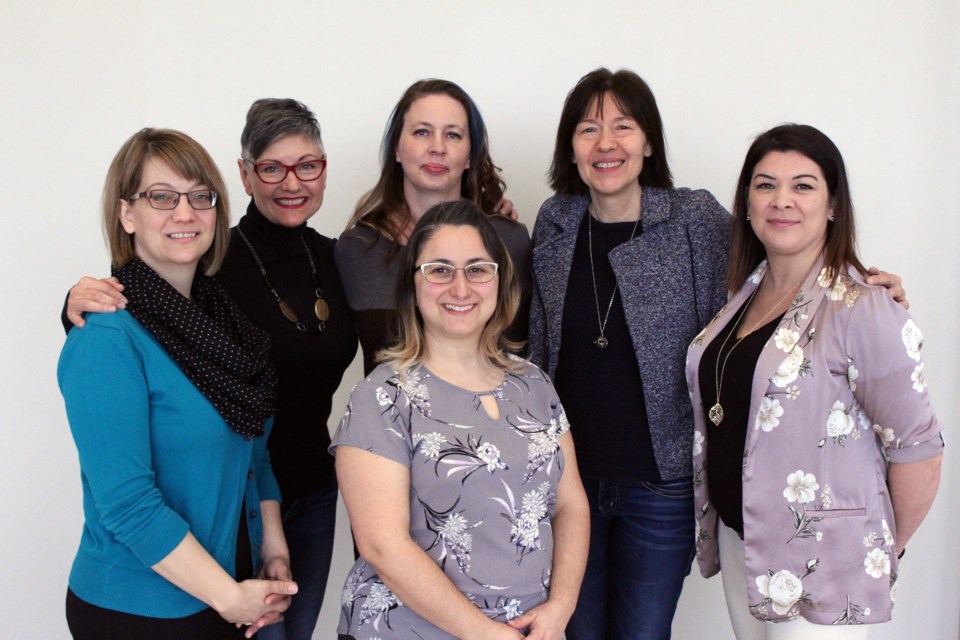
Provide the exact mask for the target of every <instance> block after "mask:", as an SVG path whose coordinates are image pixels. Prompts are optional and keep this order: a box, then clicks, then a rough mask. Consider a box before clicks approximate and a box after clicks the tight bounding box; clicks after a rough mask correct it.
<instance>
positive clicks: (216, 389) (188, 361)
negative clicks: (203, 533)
mask: <svg viewBox="0 0 960 640" xmlns="http://www.w3.org/2000/svg"><path fill="white" fill-rule="evenodd" d="M113 275H114V276H116V277H117V279H119V280H120V282H122V283H123V286H124V290H123V295H125V296H126V298H127V301H128V303H127V310H128V311H129V312H130V313H131V314H133V317H134V318H136V319H137V321H138V322H140V324H142V325H143V326H144V327H145V328H146V329H147V331H149V332H150V333H152V334H153V336H154V337H155V338H156V339H157V341H158V342H159V343H160V344H161V345H162V346H163V348H164V349H166V351H167V353H168V354H170V357H171V358H173V360H174V362H176V363H177V365H178V366H179V367H180V368H181V369H182V370H183V372H184V373H185V374H186V376H187V377H188V378H190V381H191V382H193V384H195V385H196V386H197V389H199V390H200V392H201V393H202V394H203V395H204V396H205V397H206V398H207V399H208V400H209V401H210V402H211V404H213V406H214V407H216V409H217V411H219V412H220V415H222V416H223V419H224V420H226V422H227V424H228V425H230V428H231V429H233V430H234V431H236V432H237V433H239V434H240V435H242V436H245V437H248V438H249V437H259V436H262V435H263V426H264V421H265V420H266V419H267V418H269V417H270V416H272V415H273V414H274V412H275V406H276V399H277V394H276V387H277V374H276V372H275V371H274V369H273V365H271V364H270V361H269V359H268V356H269V352H270V338H269V336H268V335H267V333H266V332H265V331H263V330H261V329H260V328H258V327H256V326H255V325H254V324H253V323H252V322H250V320H249V319H248V318H247V316H245V315H244V314H243V312H242V311H240V308H239V307H238V306H237V304H236V303H235V302H234V301H233V300H232V299H231V298H230V297H229V296H228V295H227V292H226V291H225V290H224V289H223V287H221V286H220V284H219V283H217V282H216V281H214V280H213V279H212V278H208V277H206V276H204V275H201V274H199V273H198V274H197V275H196V276H195V277H194V279H193V289H192V290H191V293H190V295H191V297H192V298H193V300H188V299H187V298H184V297H183V296H182V295H180V292H178V291H177V290H176V289H174V288H173V286H172V285H171V284H170V283H168V282H167V281H166V280H164V279H163V278H161V277H160V275H159V274H157V272H156V271H154V270H153V269H151V268H150V267H148V266H147V265H146V264H145V263H144V262H143V261H142V260H140V259H139V258H135V259H133V260H131V261H130V262H129V263H128V264H126V265H125V266H123V267H121V268H119V269H117V268H114V269H113Z"/></svg>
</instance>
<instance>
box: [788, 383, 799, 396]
mask: <svg viewBox="0 0 960 640" xmlns="http://www.w3.org/2000/svg"><path fill="white" fill-rule="evenodd" d="M799 397H800V387H798V386H797V385H795V384H793V385H790V386H789V387H787V398H788V399H789V400H796V399H797V398H799Z"/></svg>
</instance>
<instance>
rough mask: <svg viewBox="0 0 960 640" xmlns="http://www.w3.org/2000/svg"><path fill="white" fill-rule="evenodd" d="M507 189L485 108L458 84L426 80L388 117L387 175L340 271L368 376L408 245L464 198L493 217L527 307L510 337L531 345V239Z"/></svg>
mask: <svg viewBox="0 0 960 640" xmlns="http://www.w3.org/2000/svg"><path fill="white" fill-rule="evenodd" d="M505 187H506V185H505V184H504V181H503V179H502V178H501V177H500V175H499V170H498V169H497V167H496V165H494V163H493V159H492V158H491V157H490V145H489V141H488V139H487V129H486V126H485V125H484V123H483V117H482V116H481V115H480V110H479V109H478V108H477V105H476V103H475V102H474V101H473V100H472V99H471V98H470V96H469V95H467V93H466V91H464V90H463V89H462V88H461V87H460V86H459V85H457V84H454V83H453V82H450V81H449V80H438V79H426V80H419V81H417V82H415V83H413V84H412V85H410V87H409V88H408V89H407V90H406V91H405V92H404V94H403V95H402V96H401V97H400V100H399V101H398V102H397V104H396V106H395V107H394V109H393V111H392V112H391V114H390V118H389V120H388V121H387V127H386V131H385V132H384V136H383V146H382V155H381V171H380V179H379V180H378V181H377V184H376V185H375V186H374V187H373V188H372V189H371V190H370V191H368V192H367V193H366V194H365V195H364V196H363V197H362V198H361V199H360V202H359V204H358V205H357V209H356V211H355V212H354V214H353V217H352V218H351V219H350V222H349V224H348V225H347V229H346V231H344V233H343V234H342V235H341V236H340V241H339V242H338V243H337V248H336V258H337V267H338V269H339V271H340V274H341V277H342V278H343V280H344V288H345V289H346V292H347V301H348V302H349V304H350V307H351V308H352V309H353V311H354V312H355V313H356V320H357V333H358V334H359V336H360V345H361V347H362V348H363V364H364V367H363V368H364V373H365V374H366V373H370V371H372V370H373V369H374V367H376V361H375V358H374V356H375V354H376V352H377V351H378V350H380V349H382V348H384V347H386V346H387V344H388V342H389V340H390V337H391V336H392V324H393V317H394V304H393V283H394V281H395V280H396V272H397V268H398V263H399V260H397V259H396V258H397V256H398V254H399V253H400V249H401V248H402V247H403V246H405V245H406V244H407V240H408V238H409V237H410V232H411V230H412V229H413V227H414V226H415V225H416V223H417V221H418V220H419V219H420V218H421V217H422V216H423V214H424V212H426V211H427V209H429V208H431V207H432V206H434V205H437V204H439V203H441V202H450V201H454V200H459V199H461V198H464V199H467V200H470V201H472V202H473V203H474V204H475V205H477V207H479V208H480V210H481V211H483V212H484V213H487V214H488V215H490V222H491V223H492V224H493V226H494V228H495V229H496V230H497V233H498V234H500V237H501V239H503V241H504V243H505V244H506V245H507V249H508V250H509V252H510V257H511V258H512V260H513V263H514V265H515V266H516V271H517V277H518V278H519V281H520V289H521V302H520V310H519V313H517V321H515V322H514V324H513V325H512V326H511V328H510V331H509V337H510V338H512V339H515V340H525V339H526V333H527V329H526V324H527V308H528V301H529V290H530V287H529V267H528V263H529V255H528V254H529V246H530V235H529V233H528V232H527V230H526V227H524V226H523V225H522V224H519V223H517V222H514V221H513V220H511V219H510V217H508V216H507V215H500V213H501V212H503V213H507V214H509V213H511V209H512V205H511V203H510V202H509V201H506V200H504V199H503V192H504V189H505Z"/></svg>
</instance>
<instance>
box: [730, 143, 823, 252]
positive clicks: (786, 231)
mask: <svg viewBox="0 0 960 640" xmlns="http://www.w3.org/2000/svg"><path fill="white" fill-rule="evenodd" d="M747 202H748V211H749V214H750V226H751V228H752V229H753V232H754V233H755V234H756V236H757V238H758V239H759V240H760V242H762V243H763V246H764V248H765V249H766V251H767V255H768V256H769V257H771V258H773V257H797V258H802V259H807V260H812V259H813V258H814V257H815V256H817V255H819V253H820V251H821V250H822V249H823V245H824V243H825V242H826V238H827V224H828V218H829V217H830V216H831V215H832V208H831V204H830V191H829V188H828V186H827V182H826V180H825V179H824V177H823V171H822V170H821V169H820V166H819V165H818V164H817V163H816V162H814V161H813V160H811V159H810V158H808V157H807V156H805V155H803V154H802V153H799V152H797V151H771V152H770V153H768V154H767V155H765V156H764V157H763V158H762V159H761V160H760V162H758V163H757V166H756V167H754V169H753V176H752V178H751V181H750V186H749V192H748V196H747Z"/></svg>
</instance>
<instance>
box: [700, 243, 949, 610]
mask: <svg viewBox="0 0 960 640" xmlns="http://www.w3.org/2000/svg"><path fill="white" fill-rule="evenodd" d="M766 267H767V265H766V263H765V262H764V263H762V264H761V265H760V266H759V267H758V268H757V269H756V270H755V271H754V273H753V274H752V275H751V276H750V278H749V279H748V280H747V282H746V283H745V284H744V286H743V287H741V289H740V291H738V292H737V293H736V294H734V295H733V296H732V298H731V299H730V301H729V302H728V303H727V305H726V306H725V307H724V308H723V309H722V310H721V311H720V313H719V314H717V316H716V317H715V318H714V319H713V320H712V321H711V323H710V324H709V325H708V326H707V327H706V328H705V329H704V330H703V331H702V332H701V333H700V335H698V336H697V337H696V338H695V339H694V340H693V342H692V343H691V345H690V349H689V351H688V360H687V383H688V384H689V386H690V389H691V395H692V399H693V406H694V420H695V432H694V443H693V467H694V493H695V501H696V510H697V511H696V515H697V560H698V562H699V564H700V571H701V573H702V574H703V575H704V576H705V577H710V576H712V575H714V574H716V573H717V572H718V571H719V570H720V557H719V553H718V550H717V537H716V530H717V525H718V520H719V519H718V518H717V513H716V511H714V509H713V507H712V506H711V504H710V487H709V486H708V484H707V474H706V469H705V466H704V465H705V463H706V458H707V447H708V446H709V442H706V440H705V437H704V436H705V434H706V433H707V430H706V419H707V418H706V415H705V410H704V406H705V404H708V405H712V402H711V401H710V400H711V399H709V398H708V399H706V403H705V401H704V399H703V398H701V396H700V389H699V384H698V375H697V371H698V368H699V366H700V358H701V357H702V355H703V350H704V346H705V345H706V344H708V343H709V342H710V341H711V340H713V339H714V337H715V336H716V335H717V333H718V332H719V331H720V330H721V329H722V328H723V327H724V326H726V324H727V323H728V322H730V320H731V319H732V317H733V315H734V313H735V312H736V311H737V310H738V309H739V308H740V306H741V305H742V304H743V303H744V301H746V299H747V297H749V296H750V294H751V293H752V292H753V290H754V289H755V288H756V287H757V286H758V285H759V283H760V280H761V279H762V277H763V274H764V273H765V271H766ZM922 342H923V338H922V335H921V333H920V329H919V328H918V327H917V325H916V324H915V323H914V321H913V320H912V319H911V318H910V315H909V314H908V313H907V312H906V311H905V310H904V309H903V308H901V307H900V306H899V305H897V304H896V303H895V302H894V301H893V300H892V299H891V298H890V296H889V295H888V294H887V292H886V290H884V289H883V288H881V287H873V286H870V285H867V284H866V283H865V282H864V281H863V279H862V278H861V277H860V275H859V274H858V273H857V272H856V270H855V269H850V270H849V275H843V276H841V277H840V278H839V279H837V280H836V282H834V281H832V280H831V279H830V278H828V277H827V276H826V274H825V272H824V270H823V268H822V262H819V263H818V264H817V265H816V266H815V267H814V269H813V270H812V271H811V272H810V274H809V275H808V276H807V278H806V280H805V281H804V283H803V285H802V287H801V289H800V293H798V294H797V297H796V298H795V299H794V301H793V304H792V305H791V306H790V308H789V309H788V310H787V312H786V314H785V315H784V316H783V320H782V321H781V324H780V325H779V327H778V328H777V330H776V331H775V332H774V334H773V336H772V337H771V338H770V340H769V341H768V342H767V344H766V345H764V348H763V351H762V352H761V354H760V358H759V360H758V361H757V368H756V371H755V372H754V377H753V387H752V391H751V397H750V415H751V416H754V418H753V423H752V424H748V425H747V439H746V445H745V449H744V463H743V522H744V545H745V550H746V575H747V594H748V601H749V605H750V612H751V613H752V614H753V615H754V616H755V617H756V618H759V619H761V620H768V621H773V622H776V621H783V620H790V619H793V618H795V617H797V616H802V617H804V618H806V619H807V620H809V621H810V622H813V623H816V624H861V623H878V622H885V621H887V620H889V619H890V613H891V609H892V608H893V600H894V585H895V583H896V580H897V558H896V552H895V545H894V540H895V538H896V522H894V519H893V508H892V505H891V502H890V492H889V490H888V487H887V467H888V464H889V463H890V462H895V463H905V462H916V461H920V460H925V459H928V458H932V457H934V456H936V455H937V454H938V453H940V451H941V450H942V448H943V439H942V437H941V435H940V431H941V427H940V424H939V422H938V421H937V418H936V416H935V415H934V412H933V408H932V407H931V405H930V400H929V397H928V394H927V385H926V382H925V380H924V372H923V361H922V360H921V359H920V347H921V346H922Z"/></svg>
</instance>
